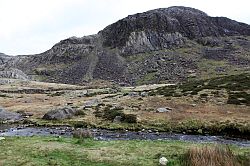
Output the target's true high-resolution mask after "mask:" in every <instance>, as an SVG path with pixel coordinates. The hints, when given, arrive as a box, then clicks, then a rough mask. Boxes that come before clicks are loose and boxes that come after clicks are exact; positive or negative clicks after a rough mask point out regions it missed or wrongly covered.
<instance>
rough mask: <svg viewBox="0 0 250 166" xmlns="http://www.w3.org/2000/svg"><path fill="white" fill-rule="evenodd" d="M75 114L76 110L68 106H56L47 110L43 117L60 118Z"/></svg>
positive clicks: (68, 117) (49, 118)
mask: <svg viewBox="0 0 250 166" xmlns="http://www.w3.org/2000/svg"><path fill="white" fill-rule="evenodd" d="M75 114H76V110H75V109H73V108H70V107H64V108H58V109H54V110H51V111H49V112H47V113H46V114H45V115H44V116H43V119H46V120H61V119H70V118H72V117H73V116H74V115H75Z"/></svg>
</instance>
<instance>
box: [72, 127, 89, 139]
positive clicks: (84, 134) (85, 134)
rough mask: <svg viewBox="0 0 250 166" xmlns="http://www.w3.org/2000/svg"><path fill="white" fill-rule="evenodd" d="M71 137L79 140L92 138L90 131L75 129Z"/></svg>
mask: <svg viewBox="0 0 250 166" xmlns="http://www.w3.org/2000/svg"><path fill="white" fill-rule="evenodd" d="M73 137H74V138H79V139H84V138H93V134H92V132H91V131H90V130H83V129H77V130H75V131H74V132H73Z"/></svg>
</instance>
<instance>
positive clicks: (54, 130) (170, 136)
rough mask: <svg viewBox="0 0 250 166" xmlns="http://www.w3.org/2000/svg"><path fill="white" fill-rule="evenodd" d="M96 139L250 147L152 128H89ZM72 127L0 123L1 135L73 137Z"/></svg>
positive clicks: (220, 138) (236, 140)
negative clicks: (177, 141)
mask: <svg viewBox="0 0 250 166" xmlns="http://www.w3.org/2000/svg"><path fill="white" fill-rule="evenodd" d="M88 130H90V131H91V132H92V134H93V136H94V138H95V139H96V140H105V141H109V140H135V139H136V140H180V141H189V142H196V143H219V144H230V145H237V146H241V147H250V140H245V139H240V138H231V137H224V136H210V135H209V136H204V135H188V134H177V133H167V132H152V131H150V130H145V131H139V132H133V131H113V130H112V131H111V130H103V129H88ZM72 131H73V128H71V127H25V126H18V127H16V126H9V125H2V124H0V136H1V137H4V136H65V137H72Z"/></svg>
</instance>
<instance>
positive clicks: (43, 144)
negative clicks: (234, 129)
mask: <svg viewBox="0 0 250 166" xmlns="http://www.w3.org/2000/svg"><path fill="white" fill-rule="evenodd" d="M207 145H208V146H210V145H211V144H196V143H188V142H180V141H139V140H132V141H95V140H93V139H84V140H83V141H79V140H78V139H75V138H55V137H7V138H6V140H3V141H1V142H0V149H1V150H0V165H7V166H8V165H10V166H12V165H39V166H40V165H41V166H43V165H73V166H74V165H83V166H85V165H86V166H87V165H88V166H94V165H95V166H116V165H126V166H132V165H133V166H134V165H138V166H139V165H141V166H152V165H158V160H159V157H160V156H165V157H166V158H167V159H168V160H169V161H170V162H169V165H181V163H183V159H182V157H183V155H184V154H185V153H186V152H187V150H188V149H189V148H191V147H201V146H207ZM230 148H231V150H232V151H233V153H234V154H235V155H236V156H239V157H240V158H242V159H245V158H246V157H245V156H247V155H249V153H250V148H239V147H236V146H230Z"/></svg>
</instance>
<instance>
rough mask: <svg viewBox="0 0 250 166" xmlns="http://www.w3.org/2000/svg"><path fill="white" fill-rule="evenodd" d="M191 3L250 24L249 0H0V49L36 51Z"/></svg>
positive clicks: (201, 8) (23, 51)
mask: <svg viewBox="0 0 250 166" xmlns="http://www.w3.org/2000/svg"><path fill="white" fill-rule="evenodd" d="M169 6H189V7H194V8H197V9H200V10H202V11H205V12H206V13H208V14H209V15H211V16H226V17H229V18H232V19H234V20H237V21H241V22H246V23H248V24H250V17H249V16H250V10H248V7H249V6H250V3H249V2H248V0H237V1H228V0H220V1H219V0H202V1H201V0H154V1H152V0H0V28H1V31H0V39H1V40H0V52H4V53H6V54H11V55H17V54H35V53H41V52H43V51H46V50H48V49H49V48H51V47H52V46H53V45H54V44H55V43H57V42H59V41H60V40H63V39H65V38H67V37H70V36H79V37H80V36H85V35H90V34H95V33H97V32H98V31H99V30H101V29H103V28H104V27H105V26H107V25H109V24H111V23H113V22H115V21H117V20H119V19H122V18H124V17H126V16H127V15H131V14H135V13H138V12H144V11H147V10H151V9H155V8H165V7H169Z"/></svg>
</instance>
